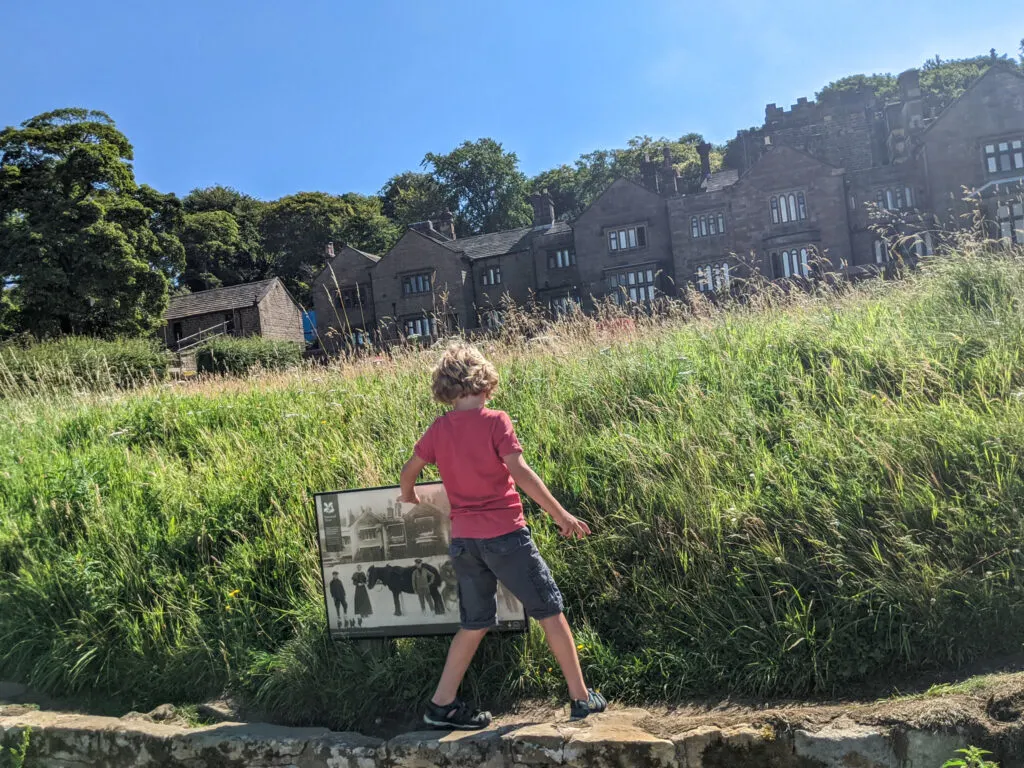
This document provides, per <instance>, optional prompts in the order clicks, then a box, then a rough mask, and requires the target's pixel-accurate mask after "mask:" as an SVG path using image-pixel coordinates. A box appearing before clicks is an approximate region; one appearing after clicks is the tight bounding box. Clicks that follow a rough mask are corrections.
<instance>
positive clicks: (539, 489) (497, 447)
mask: <svg viewBox="0 0 1024 768" xmlns="http://www.w3.org/2000/svg"><path fill="white" fill-rule="evenodd" d="M497 386H498V373H497V371H496V370H495V369H494V366H493V365H491V363H490V362H488V360H487V359H486V358H485V357H484V356H483V355H482V354H480V352H479V351H478V350H477V349H475V348H474V347H471V346H469V345H468V344H465V343H462V342H456V343H454V344H452V345H451V346H449V347H448V350H447V351H446V352H445V353H444V356H443V357H442V358H441V361H440V363H438V365H437V367H436V368H435V369H434V373H433V392H434V398H435V399H437V400H438V401H440V402H442V403H444V404H446V405H450V406H452V410H451V411H449V412H448V413H446V414H445V415H444V416H441V417H440V418H438V419H437V420H436V421H435V422H434V423H433V424H432V425H431V426H430V428H429V429H428V430H427V431H426V433H425V434H424V435H423V437H422V438H420V441H419V442H418V443H417V444H416V448H415V450H414V452H413V456H412V458H411V459H409V461H408V462H407V463H406V465H405V467H403V469H402V480H401V482H402V501H403V502H408V503H412V504H416V503H419V497H418V496H417V494H416V488H415V483H416V480H417V478H419V476H420V472H422V471H423V468H424V467H425V466H427V465H428V464H436V465H437V468H438V471H439V472H440V474H441V480H442V482H443V483H444V487H445V491H446V492H447V493H448V498H449V500H450V501H451V507H452V512H451V522H452V543H451V548H450V551H449V554H450V556H451V559H452V562H453V564H454V566H455V574H456V577H457V578H458V584H459V604H460V605H459V612H460V614H461V615H460V620H461V621H460V623H461V629H460V630H459V632H458V633H457V634H456V635H455V639H454V640H452V645H451V648H450V649H449V650H448V659H447V661H446V662H445V665H444V671H443V672H442V673H441V680H440V682H439V683H438V685H437V690H436V691H435V693H434V696H433V698H431V700H430V702H429V703H428V704H427V711H426V714H425V715H424V716H423V720H424V722H425V723H427V724H428V725H431V726H434V727H438V728H457V729H463V730H477V729H480V728H486V727H487V726H488V725H489V724H490V722H491V715H490V713H489V712H481V711H479V710H475V709H472V708H471V707H470V706H469V705H467V704H466V703H465V702H463V701H461V700H459V699H458V698H457V696H456V694H457V693H458V690H459V685H460V684H461V683H462V678H463V676H464V675H465V674H466V669H467V668H468V667H469V663H470V661H472V659H473V654H475V653H476V649H477V648H478V647H479V645H480V641H481V640H483V637H484V635H486V634H487V631H488V629H490V628H491V627H493V626H494V625H495V624H496V622H497V618H496V612H497V602H496V590H497V581H498V580H499V579H500V580H501V582H502V584H504V585H505V587H506V588H507V589H508V590H509V591H511V592H512V593H513V594H514V595H515V596H516V597H518V598H519V600H520V602H522V604H523V606H524V607H525V608H526V612H527V614H528V615H529V616H530V617H532V618H533V619H535V620H536V621H537V622H538V623H539V624H540V625H541V627H542V628H543V630H544V634H545V636H546V638H547V641H548V645H549V646H550V647H551V652H552V653H553V654H554V656H555V659H556V660H557V661H558V665H559V667H561V670H562V674H563V675H565V681H566V683H568V685H569V695H570V696H571V698H572V703H571V706H570V718H571V719H573V720H580V719H582V718H584V717H586V716H587V715H589V714H590V713H591V712H603V711H604V710H605V708H606V707H607V702H606V701H605V699H604V697H602V696H601V694H600V693H597V692H596V691H594V690H593V689H589V688H587V686H586V683H584V682H583V672H582V671H581V669H580V662H579V658H578V657H577V655H576V644H575V642H574V641H573V637H572V630H570V629H569V624H568V622H567V621H566V620H565V615H564V614H563V613H562V595H561V593H560V592H559V591H558V587H557V586H556V585H555V582H554V580H553V579H552V578H551V571H550V570H549V569H548V566H547V563H545V562H544V560H543V559H542V558H541V556H540V553H539V552H538V551H537V547H536V546H535V545H534V543H533V540H532V539H531V538H530V532H529V530H528V529H527V527H526V521H525V520H524V518H523V503H522V500H521V499H520V498H519V494H518V493H517V492H516V485H518V486H519V487H520V488H521V489H522V490H523V491H524V492H525V493H526V494H527V495H528V496H529V497H530V498H531V499H533V500H534V501H535V502H537V504H538V505H540V507H541V508H542V509H544V511H545V512H547V513H548V514H549V515H551V517H552V518H553V519H554V521H555V524H556V525H557V526H558V528H559V530H560V531H561V534H562V535H563V536H567V537H580V538H582V537H583V536H586V535H588V534H589V533H590V528H589V527H588V526H587V524H586V523H585V522H583V521H582V520H578V519H576V518H575V517H573V516H572V515H570V514H569V513H568V512H567V511H566V510H565V509H564V508H563V507H562V505H561V504H559V503H558V501H557V500H556V499H555V497H554V496H552V495H551V492H550V491H549V490H548V489H547V486H545V485H544V482H543V481H542V480H541V479H540V478H539V477H537V475H536V473H534V471H533V470H532V469H530V467H529V466H528V465H527V463H526V462H525V461H524V460H523V449H522V447H521V446H520V445H519V440H518V439H517V438H516V434H515V430H514V429H513V428H512V421H511V419H509V417H508V414H506V413H503V412H501V411H492V410H490V409H488V408H487V407H486V406H487V401H488V399H489V398H490V397H491V395H492V394H493V393H494V390H495V388H496V387H497Z"/></svg>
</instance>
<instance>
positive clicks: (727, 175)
mask: <svg viewBox="0 0 1024 768" xmlns="http://www.w3.org/2000/svg"><path fill="white" fill-rule="evenodd" d="M739 180H740V172H739V171H737V170H735V169H733V168H730V169H728V170H725V171H716V172H715V173H712V174H711V175H710V176H708V178H707V179H705V180H704V181H703V182H702V183H701V185H700V188H701V189H702V190H703V191H705V192H718V191H719V190H722V189H725V188H726V187H731V186H732V185H733V184H735V183H736V182H737V181H739Z"/></svg>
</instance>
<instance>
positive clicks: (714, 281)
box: [696, 261, 729, 291]
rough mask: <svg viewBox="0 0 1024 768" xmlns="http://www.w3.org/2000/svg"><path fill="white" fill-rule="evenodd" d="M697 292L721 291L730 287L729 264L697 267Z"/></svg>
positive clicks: (718, 263) (720, 263) (716, 263)
mask: <svg viewBox="0 0 1024 768" xmlns="http://www.w3.org/2000/svg"><path fill="white" fill-rule="evenodd" d="M696 277H697V290H699V291H721V290H723V289H726V288H728V287H729V263H728V262H726V261H721V262H715V263H713V264H701V265H700V266H698V267H697V275H696Z"/></svg>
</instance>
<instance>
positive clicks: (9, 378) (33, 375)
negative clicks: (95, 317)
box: [0, 336, 169, 397]
mask: <svg viewBox="0 0 1024 768" xmlns="http://www.w3.org/2000/svg"><path fill="white" fill-rule="evenodd" d="M168 364H169V363H168V357H167V352H166V351H165V350H164V349H163V348H162V346H161V345H159V344H158V343H157V342H155V341H151V340H148V339H118V340H117V341H100V340H98V339H89V338H85V337H81V336H79V337H75V336H68V337H65V338H63V339H59V340H57V341H49V342H46V343H43V344H31V345H28V346H24V347H21V346H17V345H14V344H8V345H0V397H11V396H15V395H26V394H31V393H36V394H45V393H52V392H58V391H70V392H79V391H96V392H98V391H104V390H108V389H111V388H125V387H135V386H141V385H143V384H149V383H152V382H153V381H154V380H159V379H163V378H164V377H165V376H166V374H167V368H168Z"/></svg>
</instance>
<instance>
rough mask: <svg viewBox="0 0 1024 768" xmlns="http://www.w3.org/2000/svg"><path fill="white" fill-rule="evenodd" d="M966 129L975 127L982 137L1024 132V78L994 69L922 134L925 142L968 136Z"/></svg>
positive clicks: (976, 133) (963, 94) (1010, 71)
mask: <svg viewBox="0 0 1024 768" xmlns="http://www.w3.org/2000/svg"><path fill="white" fill-rule="evenodd" d="M964 126H971V127H972V129H973V130H972V133H973V134H975V135H978V136H982V135H990V134H998V133H1004V132H1011V131H1015V130H1016V131H1022V132H1024V75H1021V74H1019V73H1017V72H1015V71H1012V70H1009V69H1006V68H1005V67H1001V66H994V67H990V68H989V69H988V70H986V71H985V73H984V74H982V75H981V77H979V78H978V79H977V80H975V81H974V82H973V83H972V84H971V85H970V86H968V88H967V90H965V91H964V92H963V93H962V94H960V96H959V97H958V98H957V99H956V100H955V101H953V102H952V103H951V104H950V105H949V106H947V107H946V108H945V109H944V110H942V112H941V113H940V114H939V116H938V117H936V118H935V119H934V120H933V121H932V122H931V124H930V125H928V127H927V128H925V129H924V131H922V133H921V141H922V143H926V142H928V141H929V140H930V139H931V138H933V137H934V136H936V135H942V134H949V133H958V134H959V133H964Z"/></svg>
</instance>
